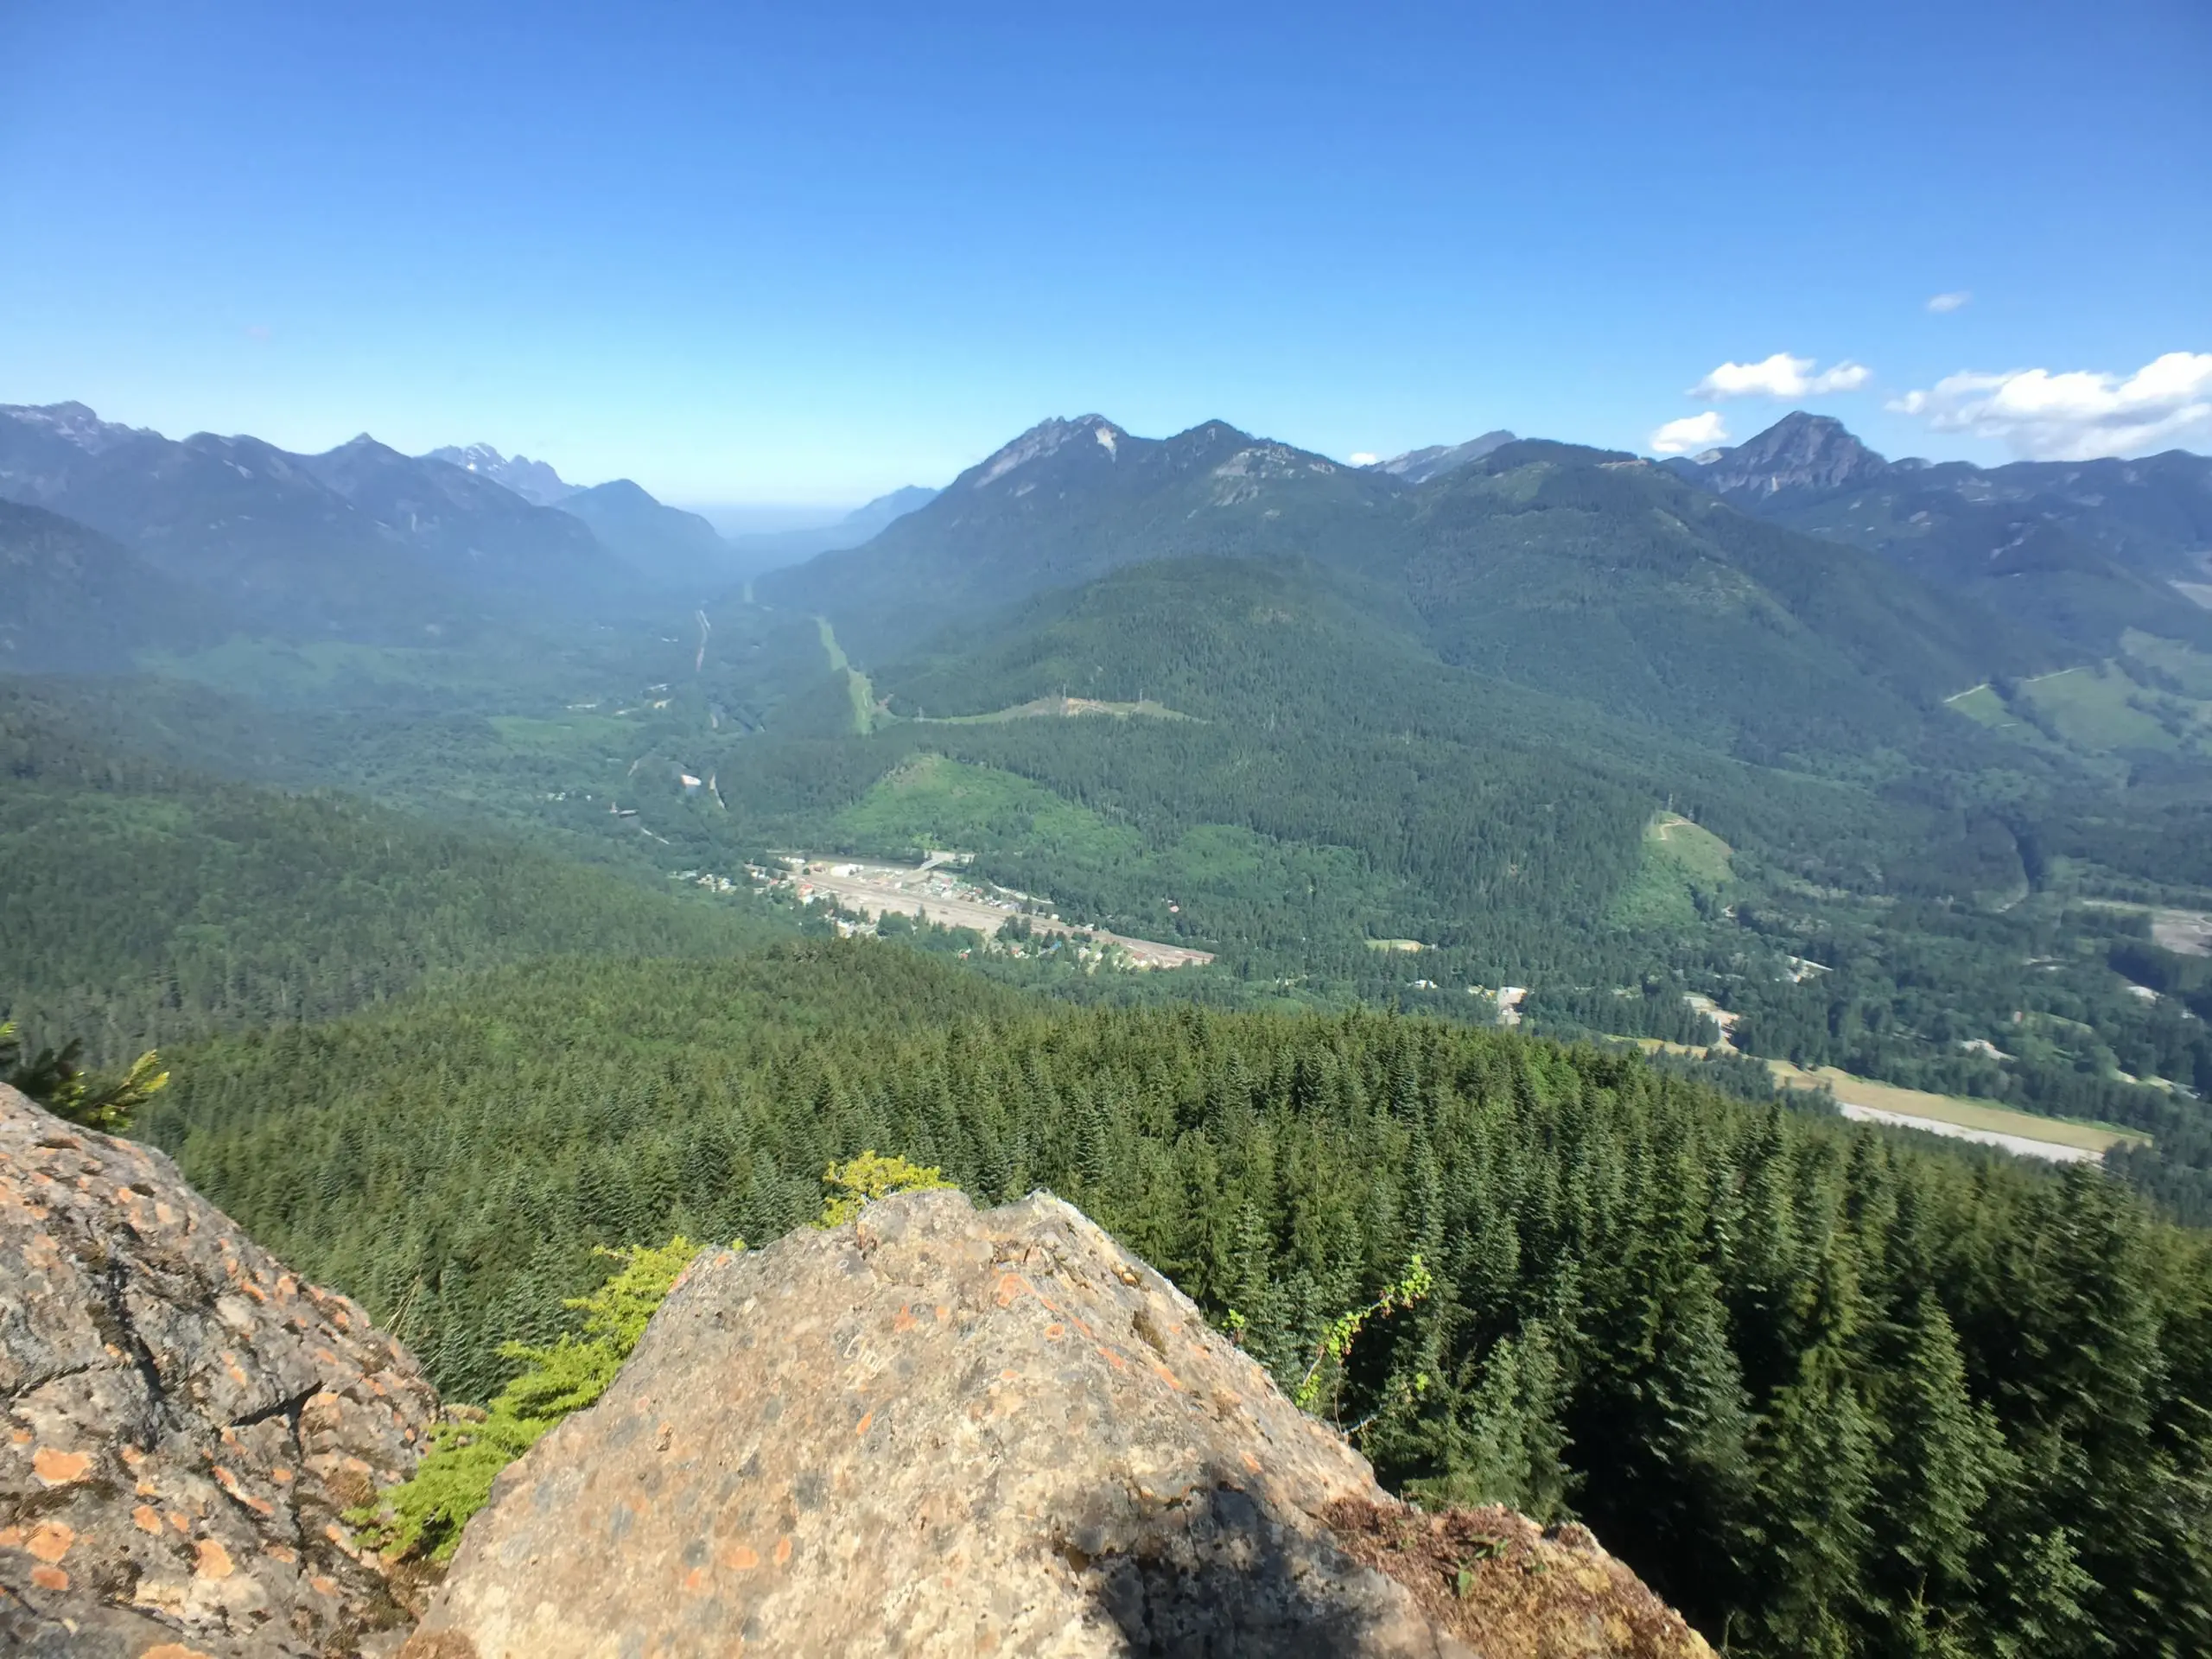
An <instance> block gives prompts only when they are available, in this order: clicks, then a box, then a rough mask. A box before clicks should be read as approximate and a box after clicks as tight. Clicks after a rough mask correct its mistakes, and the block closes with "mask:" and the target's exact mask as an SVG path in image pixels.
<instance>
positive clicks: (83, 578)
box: [0, 500, 218, 674]
mask: <svg viewBox="0 0 2212 1659" xmlns="http://www.w3.org/2000/svg"><path fill="white" fill-rule="evenodd" d="M0 592H4V593H5V594H6V596H7V604H6V608H5V610H4V611H0V673H22V674H32V673H46V672H54V671H74V672H79V673H82V672H88V671H111V672H112V671H118V670H121V669H126V668H128V667H129V666H130V661H131V658H132V655H133V653H135V652H137V651H140V650H143V649H145V648H147V647H150V646H160V647H163V648H167V649H170V650H178V649H190V648H191V647H192V646H194V645H200V644H204V643H207V642H208V641H209V640H210V639H212V638H213V637H214V636H215V635H216V633H217V632H218V630H217V627H216V619H215V617H214V615H213V611H212V607H208V606H207V605H206V604H204V603H203V602H202V601H200V598H199V597H198V596H197V595H195V594H193V593H192V592H191V590H190V589H189V588H186V587H185V586H184V585H183V584H181V583H180V582H175V581H173V580H172V579H171V578H169V577H168V576H167V575H163V574H162V572H161V571H158V570H156V569H154V568H153V566H152V565H150V564H149V563H147V562H146V561H145V560H144V559H143V558H141V557H139V556H137V554H135V553H133V552H131V551H130V550H129V549H128V548H125V547H124V546H122V545H120V544H119V543H116V542H113V541H111V540H110V539H109V538H108V537H105V536H103V535H101V534H100V533H99V531H94V530H90V529H88V528H86V526H85V525H83V524H78V523H76V522H74V521H73V520H72V519H68V518H63V517H61V515H60V514H59V513H54V512H46V511H44V510H43V509H41V508H39V507H26V506H19V505H16V503H14V502H12V501H4V500H0Z"/></svg>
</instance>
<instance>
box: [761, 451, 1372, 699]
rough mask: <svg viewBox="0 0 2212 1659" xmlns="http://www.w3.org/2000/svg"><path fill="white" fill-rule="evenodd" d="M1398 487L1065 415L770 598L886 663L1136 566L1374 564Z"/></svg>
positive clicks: (778, 585) (1315, 465)
mask: <svg viewBox="0 0 2212 1659" xmlns="http://www.w3.org/2000/svg"><path fill="white" fill-rule="evenodd" d="M1397 488H1398V486H1396V485H1395V481H1394V480H1389V479H1388V478H1384V477H1380V476H1377V475H1375V474H1364V473H1362V472H1360V471H1359V470H1357V469H1356V468H1352V467H1344V466H1342V465H1340V464H1338V462H1335V461H1328V460H1325V459H1324V458H1323V457H1321V456H1319V455H1309V454H1305V453H1303V452H1302V451H1299V450H1295V449H1292V448H1288V447H1287V446H1285V445H1282V444H1279V443H1270V442H1264V441H1262V440H1259V439H1255V438H1253V437H1250V436H1249V435H1246V434H1245V433H1243V432H1239V431H1238V430H1236V428H1234V427H1232V426H1229V425H1226V424H1225V423H1222V422H1219V421H1214V422H1209V423H1207V424H1205V425H1204V426H1198V427H1193V428H1192V429H1190V430H1189V431H1187V432H1183V433H1179V434H1178V435H1175V436H1174V437H1172V438H1164V439H1160V438H1139V437H1135V436H1132V435H1130V434H1128V433H1127V432H1124V431H1123V430H1122V429H1121V428H1119V427H1117V426H1116V425H1115V424H1113V423H1111V422H1110V421H1107V420H1105V419H1103V418H1102V417H1101V416H1096V415H1086V416H1083V417H1082V418H1080V419H1078V420H1073V421H1067V420H1052V421H1046V422H1044V423H1041V424H1039V425H1038V426H1036V427H1033V428H1032V429H1030V430H1029V431H1027V432H1025V433H1023V434H1022V435H1020V437H1018V438H1016V439H1015V440H1014V442H1011V443H1008V444H1007V445H1006V446H1005V447H1004V448H1001V449H1000V450H998V451H997V452H996V453H995V454H993V455H991V456H990V457H989V458H988V460H986V461H982V462H980V463H979V464H977V465H976V466H975V467H970V468H969V470H968V471H966V472H964V473H963V474H961V475H960V476H959V477H958V478H957V479H955V480H953V481H952V482H951V483H950V485H948V486H946V487H945V488H944V490H943V491H942V492H941V493H938V495H937V496H936V497H935V498H934V499H931V501H930V502H928V503H927V504H926V505H923V506H921V507H919V508H918V509H916V510H915V511H914V512H910V513H907V514H906V515H905V516H904V517H903V518H899V519H897V520H895V521H894V522H893V524H891V525H890V526H889V527H888V528H887V529H886V530H885V531H883V532H882V533H881V534H880V535H879V536H877V537H875V538H874V540H872V541H869V542H867V543H863V544H862V545H861V546H860V547H858V548H855V549H852V550H846V551H839V552H831V553H825V554H823V555H821V556H818V557H817V558H814V559H811V560H810V561H809V562H808V563H805V564H803V565H800V566H798V567H796V568H795V569H788V570H783V571H778V572H773V573H772V574H770V575H766V576H764V577H762V578H761V579H760V582H758V583H757V584H756V588H755V591H756V593H757V594H759V596H760V598H761V599H762V600H763V601H765V602H766V603H768V604H772V605H779V606H789V607H798V608H801V609H806V610H815V611H821V612H823V613H825V614H827V615H828V616H829V617H830V618H831V620H833V621H835V622H836V626H837V629H838V633H839V637H840V638H841V639H844V641H845V643H846V645H847V648H848V649H849V650H851V651H852V652H855V654H856V656H857V657H858V658H860V660H861V661H862V662H864V663H868V664H874V663H878V662H881V661H884V660H886V659H887V658H888V657H889V656H890V655H892V654H893V653H896V652H901V651H904V650H908V649H911V648H912V646H914V645H918V644H919V643H920V642H921V641H922V640H924V639H926V638H927V637H928V636H929V634H930V633H931V632H934V631H935V629H937V628H938V627H940V626H944V625H946V624H948V623H952V622H956V621H959V620H966V619H972V618H975V617H977V616H980V615H982V614H983V613H987V612H989V611H994V610H996V609H997V608H999V607H1001V606H1004V605H1007V604H1009V603H1012V602H1014V601H1019V600H1021V599H1025V598H1027V597H1028V596H1029V595H1031V594H1038V593H1041V592H1044V591H1046V590H1047V589H1050V588H1065V587H1072V586H1075V585H1077V584H1079V583H1082V582H1090V581H1094V580H1096V578H1098V577H1099V576H1102V575H1105V574H1106V573H1107V572H1109V571H1110V570H1113V569H1118V568H1119V567H1121V566H1122V565H1125V564H1134V563H1141V562H1143V561H1147V560H1155V559H1165V558H1173V557H1178V556H1194V555H1211V556H1224V555H1227V556H1246V557H1269V556H1274V557H1281V556H1308V557H1311V558H1313V559H1315V560H1318V561H1319V562H1321V563H1343V562H1346V561H1349V562H1350V563H1352V564H1353V565H1355V566H1357V565H1359V564H1363V563H1365V562H1367V560H1368V559H1369V558H1370V556H1373V554H1374V553H1375V552H1376V551H1379V550H1375V549H1371V548H1370V545H1369V543H1370V540H1371V539H1372V538H1376V537H1380V538H1382V539H1383V542H1384V543H1386V544H1387V543H1389V542H1390V541H1391V539H1392V538H1393V535H1394V531H1395V524H1396V519H1395V515H1394V514H1393V513H1392V512H1390V511H1389V504H1390V503H1391V502H1392V501H1394V500H1395V497H1396V494H1397ZM1385 556H1387V554H1386V555H1385Z"/></svg>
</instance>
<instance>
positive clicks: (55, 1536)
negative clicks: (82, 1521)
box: [23, 1521, 77, 1561]
mask: <svg viewBox="0 0 2212 1659" xmlns="http://www.w3.org/2000/svg"><path fill="white" fill-rule="evenodd" d="M76 1541H77V1529H76V1528H74V1527H73V1526H71V1525H69V1524H68V1523H67V1522H63V1521H41V1522H39V1524H38V1525H36V1526H35V1527H33V1528H32V1529H31V1535H30V1537H29V1540H28V1541H26V1542H25V1543H24V1545H23V1548H25V1549H28V1550H29V1551H30V1553H31V1554H33V1555H35V1556H36V1557H37V1558H38V1559H39V1560H41V1561H58V1560H60V1559H61V1558H62V1557H63V1556H64V1555H67V1554H68V1553H69V1546H70V1545H72V1544H73V1543H75V1542H76Z"/></svg>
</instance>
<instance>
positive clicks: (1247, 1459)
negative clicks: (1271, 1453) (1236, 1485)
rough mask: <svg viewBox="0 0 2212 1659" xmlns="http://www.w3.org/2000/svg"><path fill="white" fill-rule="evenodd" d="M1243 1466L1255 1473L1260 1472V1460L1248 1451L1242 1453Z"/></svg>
mask: <svg viewBox="0 0 2212 1659" xmlns="http://www.w3.org/2000/svg"><path fill="white" fill-rule="evenodd" d="M1244 1466H1245V1468H1247V1469H1248V1470H1249V1471H1251V1472H1252V1473H1254V1474H1255V1475H1256V1474H1258V1473H1259V1472H1260V1460H1259V1459H1257V1458H1255V1457H1254V1456H1253V1455H1252V1454H1251V1453H1250V1452H1246V1453H1244Z"/></svg>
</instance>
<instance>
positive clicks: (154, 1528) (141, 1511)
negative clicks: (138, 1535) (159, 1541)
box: [130, 1503, 162, 1538]
mask: <svg viewBox="0 0 2212 1659" xmlns="http://www.w3.org/2000/svg"><path fill="white" fill-rule="evenodd" d="M130 1524H131V1525H132V1526H134V1527H136V1528H137V1529H138V1530H139V1531H141V1532H150V1533H152V1534H153V1535H154V1536H155V1537H156V1538H158V1537H160V1536H161V1535H162V1516H161V1511H160V1510H156V1508H155V1507H154V1506H153V1505H152V1504H150V1503H141V1504H140V1505H139V1506H138V1507H137V1509H135V1510H131V1511H130Z"/></svg>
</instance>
